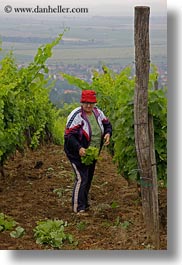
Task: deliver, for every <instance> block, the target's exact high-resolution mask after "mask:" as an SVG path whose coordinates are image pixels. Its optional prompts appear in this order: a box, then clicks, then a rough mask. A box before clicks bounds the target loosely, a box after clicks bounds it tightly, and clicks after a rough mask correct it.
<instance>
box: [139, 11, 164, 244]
mask: <svg viewBox="0 0 182 265" xmlns="http://www.w3.org/2000/svg"><path fill="white" fill-rule="evenodd" d="M149 16H150V8H149V7H145V6H137V7H135V36H134V37H135V74H136V81H135V97H134V130H135V146H136V153H137V160H138V170H139V174H140V185H141V196H142V209H143V217H144V221H145V225H146V230H147V234H148V237H149V238H150V239H151V240H152V242H153V244H154V245H155V248H157V249H158V248H159V210H158V188H157V173H156V172H157V171H156V161H155V147H154V129H153V117H151V116H150V117H149V115H148V82H149V71H150V48H149Z"/></svg>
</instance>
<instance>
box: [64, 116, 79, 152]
mask: <svg viewBox="0 0 182 265" xmlns="http://www.w3.org/2000/svg"><path fill="white" fill-rule="evenodd" d="M80 128H81V119H80V118H79V114H78V113H71V114H70V115H69V116H68V119H67V124H66V129H65V135H64V140H65V146H66V149H67V150H69V151H70V152H71V153H78V152H79V149H80V148H81V144H80V141H79V138H80Z"/></svg>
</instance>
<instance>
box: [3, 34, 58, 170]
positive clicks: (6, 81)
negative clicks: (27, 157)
mask: <svg viewBox="0 0 182 265" xmlns="http://www.w3.org/2000/svg"><path fill="white" fill-rule="evenodd" d="M62 36H63V34H60V35H59V36H58V37H57V38H56V39H55V40H54V41H53V42H52V43H48V44H46V45H42V46H41V47H40V48H39V49H38V51H37V54H36V55H35V57H34V60H33V62H31V63H30V64H29V65H28V66H27V67H22V68H21V69H19V68H18V66H17V64H16V63H15V59H14V58H13V54H12V53H9V54H8V55H6V56H5V57H4V58H3V59H2V61H1V62H0V67H1V68H0V87H1V89H0V173H2V175H4V170H3V165H4V162H5V161H6V159H7V158H8V157H9V156H10V155H11V154H13V153H14V152H15V151H16V150H17V149H19V150H23V148H24V146H25V144H27V145H28V146H30V147H32V148H35V147H37V146H38V144H39V143H40V141H41V140H43V139H45V138H50V137H51V132H52V130H53V126H54V121H55V120H56V118H57V116H58V113H57V111H56V110H55V109H54V108H53V105H52V103H51V102H50V100H49V85H48V81H49V78H47V77H46V75H47V74H48V71H49V70H48V68H47V66H46V61H47V59H48V58H49V57H51V55H52V49H53V48H54V46H55V45H57V44H58V43H59V42H60V40H61V39H62Z"/></svg>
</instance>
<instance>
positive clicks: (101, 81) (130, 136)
mask: <svg viewBox="0 0 182 265" xmlns="http://www.w3.org/2000/svg"><path fill="white" fill-rule="evenodd" d="M63 76H64V78H66V79H67V80H68V82H69V83H71V84H74V85H76V86H78V87H79V88H81V89H94V90H95V91H96V92H97V99H98V100H97V101H98V106H99V107H100V108H101V109H102V110H103V111H104V113H105V114H106V115H107V116H108V117H109V119H110V121H111V123H112V126H113V136H112V141H111V145H110V151H111V153H112V154H113V160H114V161H115V162H116V163H117V165H118V169H119V171H120V173H122V175H123V176H124V177H125V178H126V179H133V180H137V179H138V177H139V172H138V171H139V170H138V166H137V157H136V150H135V139H134V87H135V77H134V75H132V69H131V67H127V68H125V69H124V70H122V71H121V72H120V73H119V74H117V73H115V72H113V71H111V70H110V69H108V68H107V67H105V66H103V72H102V73H99V72H97V71H95V72H94V73H93V78H92V83H91V84H90V83H87V82H85V81H83V80H80V79H78V78H77V77H74V76H70V75H67V74H63ZM157 79H158V73H157V69H156V67H155V66H153V65H152V66H151V73H150V81H149V99H148V100H149V113H150V114H151V115H152V116H153V118H154V128H155V129H154V130H155V133H154V134H155V151H156V160H157V172H158V179H159V180H160V181H162V182H161V183H163V184H165V185H166V181H167V98H166V90H167V89H166V88H163V89H157V90H156V89H155V88H156V82H157Z"/></svg>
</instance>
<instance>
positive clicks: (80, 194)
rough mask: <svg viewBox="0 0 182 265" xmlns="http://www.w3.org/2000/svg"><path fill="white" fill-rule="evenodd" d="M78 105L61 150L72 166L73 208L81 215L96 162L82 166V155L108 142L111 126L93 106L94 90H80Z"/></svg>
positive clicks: (69, 121) (87, 207) (73, 112)
mask: <svg viewBox="0 0 182 265" xmlns="http://www.w3.org/2000/svg"><path fill="white" fill-rule="evenodd" d="M80 102H81V103H82V104H81V107H78V108H76V109H74V110H73V111H72V112H71V113H70V115H69V116H68V119H67V124H66V130H65V144H64V150H65V152H66V155H67V157H68V159H69V160H70V162H71V164H72V167H73V169H74V172H75V175H76V178H75V184H74V189H73V196H72V207H73V211H74V212H76V213H79V214H84V213H85V211H86V210H88V209H89V203H88V194H89V190H90V186H91V182H92V178H93V175H94V170H95V164H96V161H94V162H93V163H92V164H91V165H85V164H83V163H82V161H81V157H82V156H85V155H86V149H87V148H88V147H89V146H94V147H98V149H99V151H100V150H101V148H102V145H103V143H104V145H108V144H109V142H110V136H111V132H112V126H111V124H110V122H109V120H108V119H107V118H106V117H105V115H104V113H103V112H102V111H101V110H100V109H99V108H97V107H96V106H95V103H96V102H97V99H96V93H95V91H93V90H83V91H82V95H81V100H80Z"/></svg>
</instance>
